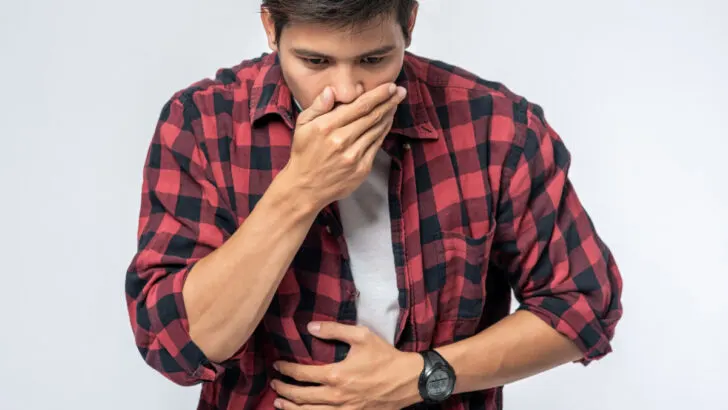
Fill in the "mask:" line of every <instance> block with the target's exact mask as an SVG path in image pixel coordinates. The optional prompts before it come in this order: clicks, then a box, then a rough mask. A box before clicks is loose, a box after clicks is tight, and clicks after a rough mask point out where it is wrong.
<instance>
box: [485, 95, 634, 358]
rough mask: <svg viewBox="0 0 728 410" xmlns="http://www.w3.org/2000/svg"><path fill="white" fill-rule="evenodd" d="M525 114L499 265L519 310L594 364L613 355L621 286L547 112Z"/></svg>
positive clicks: (502, 203)
mask: <svg viewBox="0 0 728 410" xmlns="http://www.w3.org/2000/svg"><path fill="white" fill-rule="evenodd" d="M521 107H522V108H523V111H522V112H520V113H519V115H517V117H518V118H520V123H517V124H516V138H515V142H514V144H513V148H512V149H511V152H510V154H509V155H508V157H507V159H506V161H505V164H504V166H503V169H502V178H501V186H500V199H499V203H498V214H497V217H496V218H497V228H496V236H495V239H494V244H493V261H494V263H496V264H497V265H498V266H499V267H500V268H501V269H503V270H505V271H506V272H508V275H509V280H510V283H511V285H512V287H513V289H514V293H515V295H516V298H517V299H518V301H519V302H520V307H519V310H526V311H529V312H531V313H533V314H535V315H536V316H538V317H539V318H541V319H543V320H544V321H545V322H546V323H548V324H549V325H551V326H552V327H553V328H554V329H556V330H557V331H558V332H560V333H561V334H563V335H565V336H566V337H568V338H569V339H570V340H572V341H573V342H574V343H575V344H576V345H577V346H578V347H579V348H580V349H581V351H582V352H583V354H584V356H583V358H582V359H581V360H580V362H581V363H583V364H588V363H589V362H590V361H592V360H596V359H600V358H602V357H603V356H605V355H606V354H608V353H609V352H611V351H612V347H611V340H612V338H613V336H614V331H615V327H616V325H617V322H618V321H619V320H620V318H621V316H622V304H621V293H622V278H621V275H620V272H619V269H618V267H617V265H616V263H615V260H614V257H613V255H612V252H611V251H610V249H609V248H608V247H607V245H605V243H604V242H603V241H602V239H601V238H600V237H599V235H598V234H597V231H596V229H595V227H594V225H593V223H592V220H591V219H590V217H589V215H588V214H587V212H586V211H585V209H584V207H583V206H582V204H581V202H580V200H579V198H578V197H577V194H576V192H575V191H574V187H573V186H572V183H571V182H570V180H569V176H568V171H569V166H570V161H571V157H570V153H569V152H568V150H567V149H566V147H565V146H564V144H563V142H562V140H561V139H560V137H559V136H558V135H557V133H556V132H555V131H554V130H553V129H552V128H551V126H550V125H549V124H548V123H547V121H546V120H545V118H544V116H543V112H542V111H541V109H540V107H538V106H537V105H535V104H522V105H521ZM517 122H518V121H517Z"/></svg>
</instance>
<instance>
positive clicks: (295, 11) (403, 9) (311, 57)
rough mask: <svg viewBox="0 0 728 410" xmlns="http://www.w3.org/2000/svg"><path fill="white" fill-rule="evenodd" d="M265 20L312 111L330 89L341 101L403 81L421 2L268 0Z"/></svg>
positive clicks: (298, 94)
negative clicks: (401, 71)
mask: <svg viewBox="0 0 728 410" xmlns="http://www.w3.org/2000/svg"><path fill="white" fill-rule="evenodd" d="M261 11H262V13H261V19H262V21H263V26H264V28H265V30H266V34H267V36H268V44H269V46H270V48H271V49H272V50H274V51H277V52H278V55H279V59H280V62H281V68H282V70H283V76H284V78H285V80H286V84H287V85H288V87H289V88H290V89H291V92H292V93H293V96H294V97H295V98H296V100H297V101H298V102H299V103H300V104H301V106H302V108H304V109H306V108H308V106H309V105H310V104H311V103H312V102H313V100H314V99H315V98H316V96H318V95H319V94H320V93H321V92H322V91H323V89H324V88H325V87H326V86H331V87H332V88H333V90H334V94H335V96H336V101H337V102H338V103H344V104H345V103H350V102H352V101H353V100H354V99H356V97H358V96H359V95H360V94H361V92H363V91H368V90H371V89H373V88H375V87H376V86H378V85H380V84H383V83H386V82H392V81H394V80H395V79H396V78H397V75H398V74H399V72H400V70H401V68H402V60H403V58H404V52H405V49H406V48H407V47H408V46H409V44H410V40H411V36H412V30H413V28H414V24H415V20H416V17H417V1H416V0H263V4H262V7H261Z"/></svg>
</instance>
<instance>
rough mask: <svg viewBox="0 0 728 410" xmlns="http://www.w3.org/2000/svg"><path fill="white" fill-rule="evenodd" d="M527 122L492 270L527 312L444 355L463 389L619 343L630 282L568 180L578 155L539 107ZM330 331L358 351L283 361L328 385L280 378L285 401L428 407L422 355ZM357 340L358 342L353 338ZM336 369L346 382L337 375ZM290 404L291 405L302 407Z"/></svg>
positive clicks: (507, 181) (503, 185)
mask: <svg viewBox="0 0 728 410" xmlns="http://www.w3.org/2000/svg"><path fill="white" fill-rule="evenodd" d="M535 111H537V112H540V109H536V110H535ZM521 117H525V118H527V120H528V122H527V124H523V128H522V129H519V130H518V131H517V136H516V140H515V142H514V144H513V146H512V148H510V149H509V151H510V152H509V154H508V155H504V158H506V160H505V164H504V167H503V173H502V175H503V176H502V180H501V182H500V184H499V198H500V200H499V204H498V214H497V224H498V226H497V227H496V233H495V238H494V244H493V250H492V254H491V262H492V263H491V266H490V267H489V270H488V275H506V276H507V277H508V278H509V281H510V283H511V285H512V287H513V289H514V291H515V294H516V297H517V298H518V300H519V302H520V307H519V309H518V311H517V312H515V313H513V314H512V315H510V316H508V317H506V318H504V319H503V320H501V321H500V322H498V323H496V324H494V325H492V326H490V327H489V328H487V329H486V330H484V331H482V332H481V333H479V334H477V335H474V336H472V337H470V338H468V339H465V340H462V341H459V342H457V343H454V344H451V345H448V346H442V347H439V348H437V349H436V350H437V351H438V352H440V354H441V355H442V356H443V357H444V358H445V359H446V360H447V361H448V362H449V363H450V364H451V365H452V367H453V369H454V370H455V374H456V376H457V382H456V385H455V392H456V393H463V392H470V391H478V390H484V389H488V388H491V387H495V386H501V385H504V384H507V383H510V382H513V381H516V380H520V379H523V378H525V377H529V376H532V375H535V374H537V373H541V372H543V371H546V370H549V369H552V368H554V367H556V366H559V365H561V364H564V363H568V362H573V361H580V362H581V363H584V364H586V363H588V362H590V361H591V360H595V359H598V358H601V357H603V356H604V355H606V354H607V353H609V352H610V351H611V346H610V340H611V339H612V337H613V335H614V329H615V327H616V324H617V322H618V321H619V319H620V317H621V315H622V306H621V300H620V298H621V293H622V279H621V276H620V273H619V270H618V268H617V266H616V264H615V261H614V258H613V257H612V255H611V252H610V251H609V249H608V248H607V247H606V246H605V245H604V243H603V242H602V241H601V239H600V238H599V236H598V235H597V233H596V231H595V229H594V227H593V226H592V224H591V221H590V219H589V217H588V216H587V213H586V211H585V210H584V208H583V207H582V205H581V204H580V202H579V200H578V198H577V196H576V193H575V191H574V190H573V187H572V186H571V183H570V182H569V180H568V177H567V173H568V168H569V163H570V162H569V160H570V158H569V153H568V152H567V151H566V148H565V147H564V146H563V144H562V142H561V141H560V139H559V137H558V135H557V134H556V133H555V132H554V131H553V130H552V129H551V128H550V127H549V126H548V124H546V122H545V120H543V119H542V118H540V117H539V116H537V115H535V114H534V113H533V110H529V111H528V112H526V113H522V116H521ZM519 126H520V125H519ZM320 329H321V330H320V332H319V334H318V335H319V336H320V337H323V338H324V339H329V338H334V339H338V340H344V341H348V343H353V345H352V351H351V353H350V355H349V356H347V359H346V360H344V361H343V362H342V363H337V364H333V365H330V366H324V367H321V368H317V367H315V366H304V365H297V364H290V363H282V364H279V366H280V367H281V371H282V373H284V374H286V375H288V376H291V377H293V378H295V379H297V380H299V381H309V382H315V383H323V384H324V385H325V386H326V387H325V389H322V390H319V391H316V390H314V389H312V388H307V387H296V386H290V385H286V384H284V383H280V382H275V386H276V390H277V391H278V392H279V393H280V394H281V395H282V396H283V397H286V398H288V399H290V401H292V402H293V403H299V404H300V403H311V404H319V403H329V402H330V401H331V399H330V398H329V397H337V398H338V401H337V402H336V403H333V404H336V405H339V404H342V403H358V402H360V401H364V402H368V403H370V404H371V403H374V404H375V405H376V406H378V407H377V408H401V407H406V406H408V405H410V404H414V403H417V402H419V401H421V399H420V396H419V392H418V389H417V385H418V378H419V375H420V372H421V371H422V368H423V360H422V358H421V357H420V355H419V354H417V353H404V352H397V353H396V354H395V353H393V352H392V349H393V348H392V347H391V346H388V345H387V344H386V343H383V342H381V341H379V340H378V339H377V338H376V337H373V336H371V335H368V336H361V337H360V336H358V335H357V333H362V332H363V331H361V330H356V328H354V327H343V325H340V324H337V323H322V324H321V327H320ZM363 333H364V334H365V335H366V334H367V332H363ZM352 334H353V335H355V337H351V336H348V335H352ZM374 357H387V363H391V365H387V366H381V365H380V366H372V365H370V363H372V358H374ZM348 362H350V363H348ZM332 373H333V374H336V375H337V377H335V378H332V377H330V376H329V375H330V374H332ZM319 393H320V394H319ZM324 393H325V394H324ZM383 403H385V404H383ZM283 404H284V406H283V408H285V409H289V408H290V409H296V408H297V407H296V406H295V405H292V403H290V402H286V401H284V402H283ZM387 406H389V407H387Z"/></svg>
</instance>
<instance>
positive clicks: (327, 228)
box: [326, 225, 331, 235]
mask: <svg viewBox="0 0 728 410" xmlns="http://www.w3.org/2000/svg"><path fill="white" fill-rule="evenodd" d="M326 232H328V233H329V235H331V227H330V226H329V225H326Z"/></svg>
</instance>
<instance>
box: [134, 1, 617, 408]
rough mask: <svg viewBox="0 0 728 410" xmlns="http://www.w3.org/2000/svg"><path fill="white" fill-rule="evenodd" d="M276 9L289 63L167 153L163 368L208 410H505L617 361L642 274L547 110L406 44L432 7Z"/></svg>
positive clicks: (153, 266) (197, 96) (212, 113)
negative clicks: (607, 235)
mask: <svg viewBox="0 0 728 410" xmlns="http://www.w3.org/2000/svg"><path fill="white" fill-rule="evenodd" d="M261 10H262V13H261V19H262V23H263V27H264V28H265V31H266V33H267V35H268V41H269V46H270V47H271V49H272V51H273V52H272V53H271V54H266V55H263V56H262V57H260V58H257V59H254V60H247V61H244V62H243V63H241V64H240V65H238V66H237V67H234V68H232V69H224V70H220V71H219V73H218V76H217V79H215V80H204V81H201V82H199V83H196V84H195V85H193V86H191V87H189V88H187V89H185V90H183V91H180V92H179V93H177V94H176V95H175V96H174V97H173V98H172V99H171V100H170V101H169V102H168V103H167V104H166V105H165V107H164V109H163V110H162V114H161V118H160V121H159V124H158V127H157V129H156V132H155V134H154V137H153V140H152V142H151V146H150V149H149V154H148V158H147V162H146V166H145V173H144V184H143V196H142V207H141V217H140V225H139V249H138V253H137V254H136V255H135V257H134V259H133V261H132V263H131V266H130V268H129V271H128V273H127V280H126V294H127V301H128V308H129V314H130V319H131V323H132V327H133V330H134V335H135V338H136V342H137V344H138V348H139V350H140V352H141V354H142V356H143V357H144V358H145V360H146V362H147V363H148V364H149V365H150V366H152V367H153V368H155V369H156V370H158V371H159V372H161V373H162V374H164V375H165V376H166V377H168V378H169V379H171V380H172V381H174V382H176V383H178V384H181V385H192V384H196V383H201V382H204V384H203V387H202V395H201V399H200V403H199V407H198V408H199V409H257V408H260V409H263V408H273V407H274V406H275V407H277V408H283V409H339V408H341V409H343V408H346V409H399V408H406V407H410V406H415V405H418V404H419V405H421V404H422V403H424V405H431V406H433V407H439V408H448V409H468V408H473V409H475V408H479V409H489V410H493V409H500V408H502V388H501V387H500V386H503V385H504V384H507V383H509V382H512V381H515V380H519V379H522V378H525V377H528V376H531V375H534V374H536V373H539V372H542V371H545V370H547V369H551V368H553V367H555V366H558V365H561V364H564V363H567V362H581V363H584V364H586V363H588V362H590V361H592V360H595V359H599V358H601V357H603V356H604V355H606V354H607V353H609V352H610V351H611V347H610V340H611V339H612V337H613V334H614V329H615V326H616V324H617V322H618V320H619V319H620V317H621V315H622V308H621V302H620V297H621V288H622V280H621V277H620V274H619V271H618V268H617V267H616V265H615V262H614V259H613V257H612V255H611V253H610V251H609V249H608V248H607V247H606V246H605V245H604V243H603V242H602V241H601V240H600V238H599V236H598V235H597V233H596V232H595V229H594V228H593V226H592V224H591V221H590V219H589V217H588V215H587V213H586V212H585V211H584V209H583V208H582V206H581V204H580V202H579V200H578V198H577V195H576V193H575V192H574V190H573V188H572V185H571V183H570V182H569V179H568V178H567V171H568V168H569V163H570V161H569V153H568V151H567V149H566V148H565V147H564V145H563V143H562V141H561V140H560V138H559V136H558V135H557V133H556V132H555V131H554V130H553V129H552V128H551V127H550V126H549V125H548V123H547V122H546V120H545V118H544V114H543V112H542V110H541V108H540V107H539V106H537V105H535V104H533V103H530V102H528V101H527V100H526V99H524V98H522V97H520V96H517V95H515V94H514V93H512V92H511V91H509V90H508V89H507V88H506V87H504V86H503V85H500V84H497V83H493V82H488V81H485V80H482V79H480V78H478V77H477V76H475V75H474V74H471V73H469V72H466V71H465V70H462V69H460V68H456V67H452V66H449V65H447V64H445V63H442V62H437V61H432V60H428V59H425V58H423V57H419V56H416V55H413V54H411V53H409V52H406V51H405V49H406V48H407V46H408V45H409V44H410V41H411V36H412V32H413V28H414V26H415V21H416V16H417V2H416V1H413V0H345V1H341V0H339V1H335V0H264V1H263V3H262V9H261ZM511 289H513V290H514V291H515V295H516V296H517V298H518V301H519V302H520V308H519V309H518V310H517V311H516V312H515V313H512V314H509V313H510V291H511Z"/></svg>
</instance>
